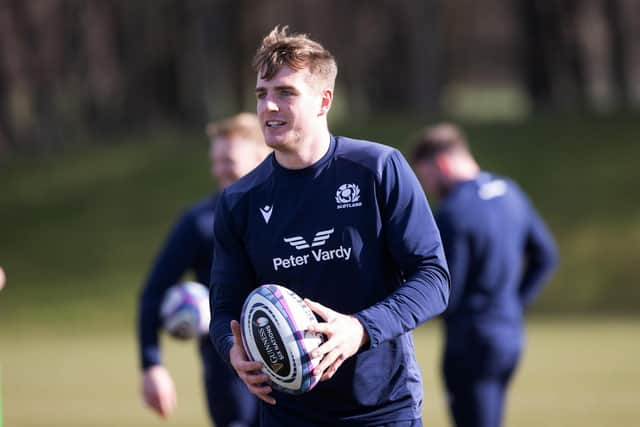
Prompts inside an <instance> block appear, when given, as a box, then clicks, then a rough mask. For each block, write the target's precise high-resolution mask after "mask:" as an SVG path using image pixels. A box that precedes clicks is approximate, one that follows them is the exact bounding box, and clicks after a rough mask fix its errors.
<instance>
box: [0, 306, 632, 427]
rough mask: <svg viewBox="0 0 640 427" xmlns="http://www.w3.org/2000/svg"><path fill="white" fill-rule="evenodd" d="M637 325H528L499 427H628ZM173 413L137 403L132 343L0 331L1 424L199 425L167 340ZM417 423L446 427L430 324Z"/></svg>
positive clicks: (613, 321) (189, 369)
mask: <svg viewBox="0 0 640 427" xmlns="http://www.w3.org/2000/svg"><path fill="white" fill-rule="evenodd" d="M639 336H640V320H639V319H635V320H633V319H624V318H600V319H596V318H588V319H575V318H574V319H559V318H536V319H535V320H533V321H531V322H530V324H529V329H528V349H527V351H526V355H525V358H524V360H523V363H522V365H521V368H520V370H519V372H518V374H517V377H516V380H515V383H514V386H513V389H512V394H511V398H510V401H509V406H508V413H507V418H506V424H505V425H506V426H515V427H534V426H535V427H540V426H553V427H573V426H575V427H602V426H634V425H638V419H639V417H640V407H639V406H638V403H639V402H640V401H639V400H638V399H639V398H640V389H639V388H638V387H639V384H640V365H639V364H638V363H637V361H638V354H640V340H638V337H639ZM165 343H166V344H167V345H166V347H167V348H166V350H167V354H166V361H167V364H168V366H169V367H170V369H171V370H172V372H173V373H174V379H175V381H176V383H177V388H178V401H179V403H178V404H179V406H178V409H177V412H176V413H175V414H174V416H172V417H171V419H170V420H169V421H167V422H163V421H161V420H160V419H159V418H157V417H155V416H154V415H153V414H151V413H150V412H148V411H146V410H145V409H144V408H143V407H142V404H141V402H140V399H139V396H138V390H139V386H140V384H139V374H138V371H137V366H136V349H135V346H134V339H133V337H132V336H131V335H130V334H128V333H113V332H111V333H109V332H101V331H98V330H96V331H95V332H93V331H90V330H88V331H87V330H85V331H81V330H64V331H56V330H47V328H46V327H40V328H37V329H35V330H33V331H28V330H22V331H20V332H19V333H16V332H15V331H13V332H11V331H8V330H6V329H4V328H3V330H2V331H1V332H0V361H1V363H2V382H3V384H2V389H3V392H4V396H3V404H4V416H5V420H4V422H5V424H4V426H5V427H29V426H48V427H63V426H64V427H72V426H78V427H79V426H83V427H86V426H122V427H124V426H131V427H134V426H135V427H147V426H149V427H151V426H181V427H190V426H194V427H195V426H206V425H207V417H206V413H205V410H204V401H203V398H202V394H201V392H200V390H201V387H200V383H199V381H200V380H199V376H198V370H199V364H198V362H197V359H196V350H195V348H194V347H193V346H191V345H188V344H184V345H183V343H174V342H171V341H168V340H166V341H165ZM416 348H417V351H418V357H419V360H420V364H421V366H422V367H423V371H424V378H425V406H424V420H425V426H432V427H442V426H446V425H448V422H447V415H446V411H445V406H444V405H445V403H444V395H443V393H442V389H441V387H440V380H439V376H438V372H437V363H438V352H439V334H438V328H437V325H436V324H435V323H434V324H431V325H425V326H423V327H421V328H420V329H419V330H418V331H417V333H416Z"/></svg>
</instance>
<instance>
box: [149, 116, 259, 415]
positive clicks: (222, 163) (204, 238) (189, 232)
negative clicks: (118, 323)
mask: <svg viewBox="0 0 640 427" xmlns="http://www.w3.org/2000/svg"><path fill="white" fill-rule="evenodd" d="M207 133H208V135H209V138H210V140H211V145H210V151H209V157H210V159H211V173H212V175H213V176H214V177H215V179H216V182H217V184H218V186H219V188H220V189H224V188H225V187H227V186H229V185H230V184H231V183H233V182H234V181H236V180H237V179H238V178H240V177H241V176H243V175H245V174H246V173H247V172H249V171H250V170H251V169H253V168H254V167H255V166H256V165H257V164H258V163H259V162H260V161H262V160H263V159H264V158H265V156H266V155H267V154H268V153H269V152H270V149H269V148H268V147H267V146H266V145H265V143H264V138H263V135H262V131H261V129H260V126H259V124H258V119H257V117H256V116H255V114H249V113H242V114H238V115H236V116H233V117H230V118H228V119H226V120H223V121H221V122H219V123H214V124H210V125H209V126H208V127H207ZM218 196H219V195H218V194H214V195H211V196H209V197H207V198H206V199H204V200H202V201H201V202H200V203H198V204H196V205H195V206H193V207H191V208H189V209H188V210H187V211H186V212H185V213H184V214H183V215H182V217H181V218H180V219H179V220H178V221H177V223H176V224H175V225H174V227H173V230H172V231H171V233H170V234H169V236H168V238H167V240H166V242H165V244H164V247H163V248H162V250H161V251H160V253H159V254H158V256H157V258H156V260H155V262H154V264H153V268H152V269H151V272H150V274H149V276H148V278H147V281H146V284H145V286H144V288H143V289H142V293H141V296H140V306H139V322H138V338H139V348H140V363H141V366H142V369H143V398H144V400H145V402H146V403H147V405H149V407H151V408H152V409H153V410H155V411H156V412H157V413H158V414H159V415H161V416H162V417H167V416H169V415H170V413H171V412H172V411H173V409H174V407H175V405H176V392H175V386H174V383H173V380H172V379H171V376H170V374H169V371H168V370H167V369H166V368H165V367H164V366H163V365H162V360H161V353H160V343H159V339H158V331H159V329H160V327H161V324H160V318H159V311H160V310H159V307H160V304H161V301H162V298H163V296H164V293H165V291H166V290H167V288H169V287H170V286H172V285H174V284H176V283H178V281H179V280H181V278H182V277H183V275H184V274H185V273H187V272H191V273H193V274H195V278H196V280H197V281H198V282H200V283H203V284H205V285H208V283H209V274H210V272H211V260H212V256H213V220H214V211H215V209H216V205H217V202H218ZM199 347H200V354H201V359H202V362H203V377H204V385H205V389H206V392H207V400H208V407H209V414H210V416H211V418H212V419H213V421H214V422H215V425H216V426H217V427H227V426H231V425H233V426H235V427H243V426H250V425H256V424H257V409H258V405H257V399H256V398H255V397H254V396H253V395H252V394H250V393H249V392H248V391H247V389H246V387H245V386H244V384H243V383H242V382H241V381H240V380H239V379H238V378H237V377H236V376H235V374H234V373H233V371H232V370H231V369H230V368H229V365H227V364H226V363H225V362H224V361H223V360H222V359H220V356H219V355H218V354H217V352H216V351H215V348H214V347H213V344H212V343H211V340H210V339H209V337H208V336H205V337H203V338H201V339H200V342H199Z"/></svg>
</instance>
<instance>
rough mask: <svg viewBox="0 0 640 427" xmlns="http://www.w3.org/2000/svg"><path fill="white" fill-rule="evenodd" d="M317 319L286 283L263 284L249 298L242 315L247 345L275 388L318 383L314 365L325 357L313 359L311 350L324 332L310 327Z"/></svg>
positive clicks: (296, 390)
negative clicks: (282, 284) (286, 286)
mask: <svg viewBox="0 0 640 427" xmlns="http://www.w3.org/2000/svg"><path fill="white" fill-rule="evenodd" d="M314 322H316V317H315V315H314V314H313V312H312V311H311V309H309V307H308V306H307V305H306V304H305V303H304V301H302V299H301V298H300V297H299V296H298V295H297V294H296V293H295V292H293V291H291V290H290V289H287V288H285V287H283V286H278V285H262V286H260V287H259V288H256V289H254V290H253V291H252V292H251V293H250V294H249V296H248V297H247V299H246V300H245V302H244V306H243V308H242V314H241V316H240V323H241V325H242V341H243V344H244V348H245V351H246V352H247V356H248V357H249V358H250V359H251V360H254V361H258V362H262V364H263V365H264V368H263V370H264V372H265V373H266V374H267V375H268V376H269V378H270V379H271V386H272V387H273V388H275V389H277V390H280V391H283V392H285V393H290V394H301V393H305V392H307V391H309V390H311V389H312V388H313V387H314V386H315V385H316V384H317V383H318V380H319V379H320V376H314V375H313V369H314V368H315V367H316V366H318V364H319V363H320V359H321V358H316V359H311V356H310V353H311V351H312V350H313V349H315V348H316V347H318V346H319V345H320V344H322V343H323V342H324V335H323V334H316V333H310V332H307V331H306V329H307V327H308V326H309V324H310V323H314Z"/></svg>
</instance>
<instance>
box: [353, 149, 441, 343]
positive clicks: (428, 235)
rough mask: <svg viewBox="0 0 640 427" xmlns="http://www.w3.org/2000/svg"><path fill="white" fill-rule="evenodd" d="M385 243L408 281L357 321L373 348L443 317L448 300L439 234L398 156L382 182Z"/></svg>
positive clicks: (413, 179) (389, 161) (390, 162)
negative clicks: (439, 316)
mask: <svg viewBox="0 0 640 427" xmlns="http://www.w3.org/2000/svg"><path fill="white" fill-rule="evenodd" d="M379 198H380V203H381V206H380V209H381V210H382V220H383V222H384V223H383V228H384V237H385V239H386V240H387V242H388V247H389V251H390V253H391V256H392V262H394V263H395V264H396V265H397V266H398V268H399V270H400V272H401V274H402V277H403V279H404V282H403V283H402V284H401V286H400V287H398V288H397V289H395V290H394V291H393V292H392V293H391V294H390V295H389V296H388V297H387V298H385V299H384V300H383V301H381V302H379V303H377V304H374V305H373V306H371V307H369V308H366V309H364V310H362V311H360V312H358V313H356V314H355V316H356V317H357V318H358V319H359V320H360V321H361V322H362V324H363V325H364V327H365V329H366V331H367V333H368V335H369V339H370V346H371V347H372V348H374V347H376V346H377V345H379V344H380V343H382V342H384V341H387V340H390V339H393V338H396V337H398V336H400V335H401V334H404V333H406V332H408V331H410V330H412V329H414V328H415V327H417V326H418V325H420V324H421V323H423V322H425V321H426V320H428V319H430V318H432V317H434V316H437V315H438V314H440V313H441V312H442V311H443V310H444V309H445V308H446V306H447V300H448V297H449V284H450V278H449V272H448V268H447V263H446V261H445V257H444V252H443V249H442V242H441V240H440V234H439V232H438V229H437V227H436V224H435V221H434V219H433V215H432V213H431V210H430V208H429V205H428V203H427V200H426V197H425V195H424V192H423V190H422V188H421V187H420V184H419V183H418V180H417V178H416V177H415V175H414V174H413V172H412V171H411V168H410V167H409V165H408V164H407V162H406V160H405V159H404V157H402V155H401V154H400V153H399V152H398V151H395V150H394V151H393V153H392V154H391V155H390V156H389V157H388V159H387V160H386V163H385V165H384V167H383V170H382V173H381V176H380V196H379Z"/></svg>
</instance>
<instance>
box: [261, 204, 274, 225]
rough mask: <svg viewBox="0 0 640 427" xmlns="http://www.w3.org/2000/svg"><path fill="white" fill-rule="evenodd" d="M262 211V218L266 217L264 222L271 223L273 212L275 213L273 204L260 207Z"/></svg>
mask: <svg viewBox="0 0 640 427" xmlns="http://www.w3.org/2000/svg"><path fill="white" fill-rule="evenodd" d="M260 213H261V214H262V218H264V223H265V224H269V220H270V219H271V214H272V213H273V205H271V206H269V205H264V207H263V208H260Z"/></svg>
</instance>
